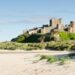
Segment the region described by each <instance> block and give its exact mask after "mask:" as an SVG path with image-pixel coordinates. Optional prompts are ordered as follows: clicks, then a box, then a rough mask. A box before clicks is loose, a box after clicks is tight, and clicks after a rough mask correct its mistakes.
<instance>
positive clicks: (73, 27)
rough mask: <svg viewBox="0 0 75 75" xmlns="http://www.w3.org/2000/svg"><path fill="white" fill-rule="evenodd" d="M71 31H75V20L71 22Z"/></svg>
mask: <svg viewBox="0 0 75 75" xmlns="http://www.w3.org/2000/svg"><path fill="white" fill-rule="evenodd" d="M70 26H71V27H70V32H72V33H75V22H74V21H71V22H70Z"/></svg>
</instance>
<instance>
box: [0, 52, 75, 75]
mask: <svg viewBox="0 0 75 75" xmlns="http://www.w3.org/2000/svg"><path fill="white" fill-rule="evenodd" d="M39 54H41V53H40V52H38V53H37V52H27V53H26V52H24V53H17V52H16V53H12V52H11V53H5V52H4V53H0V75H75V62H74V61H73V60H72V61H71V62H70V63H69V64H65V65H59V64H57V63H54V64H50V63H48V62H46V61H38V59H39ZM42 54H43V53H42ZM45 54H46V53H45ZM48 54H51V53H48Z"/></svg>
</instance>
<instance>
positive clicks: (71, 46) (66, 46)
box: [0, 41, 75, 51]
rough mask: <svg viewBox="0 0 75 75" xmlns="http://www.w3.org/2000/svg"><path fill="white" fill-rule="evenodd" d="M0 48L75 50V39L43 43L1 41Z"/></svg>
mask: <svg viewBox="0 0 75 75" xmlns="http://www.w3.org/2000/svg"><path fill="white" fill-rule="evenodd" d="M0 49H5V50H16V49H19V50H42V49H49V50H60V51H64V50H70V51H71V50H75V41H58V42H55V41H51V42H43V43H17V42H1V43H0Z"/></svg>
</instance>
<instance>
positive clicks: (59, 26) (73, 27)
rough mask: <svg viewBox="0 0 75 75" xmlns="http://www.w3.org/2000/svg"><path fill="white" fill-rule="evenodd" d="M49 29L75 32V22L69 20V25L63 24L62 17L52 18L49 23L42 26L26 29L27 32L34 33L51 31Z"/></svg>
mask: <svg viewBox="0 0 75 75" xmlns="http://www.w3.org/2000/svg"><path fill="white" fill-rule="evenodd" d="M51 31H66V32H70V33H75V22H74V21H71V22H70V24H69V25H64V24H63V23H62V19H61V18H59V19H56V18H52V19H50V21H49V24H47V25H43V26H42V27H38V28H34V29H30V30H29V31H27V32H28V33H29V34H36V33H42V34H46V33H51Z"/></svg>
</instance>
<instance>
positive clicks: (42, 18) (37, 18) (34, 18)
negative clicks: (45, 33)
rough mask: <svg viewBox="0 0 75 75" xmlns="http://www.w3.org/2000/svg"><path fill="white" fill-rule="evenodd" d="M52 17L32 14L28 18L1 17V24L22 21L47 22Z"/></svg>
mask: <svg viewBox="0 0 75 75" xmlns="http://www.w3.org/2000/svg"><path fill="white" fill-rule="evenodd" d="M49 19H50V17H48V16H32V17H28V18H23V19H0V25H2V24H20V23H25V24H34V23H35V24H37V23H41V22H46V21H48V20H49Z"/></svg>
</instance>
